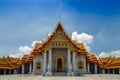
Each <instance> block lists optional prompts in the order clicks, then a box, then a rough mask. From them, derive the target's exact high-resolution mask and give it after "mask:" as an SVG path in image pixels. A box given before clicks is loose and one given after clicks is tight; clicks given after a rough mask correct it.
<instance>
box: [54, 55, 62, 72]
mask: <svg viewBox="0 0 120 80" xmlns="http://www.w3.org/2000/svg"><path fill="white" fill-rule="evenodd" d="M55 64H56V72H64V58H63V57H62V55H60V54H59V55H58V56H57V57H56V63H55Z"/></svg>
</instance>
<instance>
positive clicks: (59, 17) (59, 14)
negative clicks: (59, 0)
mask: <svg viewBox="0 0 120 80" xmlns="http://www.w3.org/2000/svg"><path fill="white" fill-rule="evenodd" d="M60 16H61V15H60V14H59V22H60Z"/></svg>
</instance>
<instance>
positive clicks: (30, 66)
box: [29, 63, 32, 73]
mask: <svg viewBox="0 0 120 80" xmlns="http://www.w3.org/2000/svg"><path fill="white" fill-rule="evenodd" d="M31 70H32V63H29V73H31V72H32V71H31Z"/></svg>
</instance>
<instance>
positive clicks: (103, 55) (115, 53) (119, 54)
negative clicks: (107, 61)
mask: <svg viewBox="0 0 120 80" xmlns="http://www.w3.org/2000/svg"><path fill="white" fill-rule="evenodd" d="M109 56H115V57H120V50H117V51H112V52H102V53H100V54H99V57H109Z"/></svg>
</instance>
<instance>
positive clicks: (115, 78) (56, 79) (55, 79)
mask: <svg viewBox="0 0 120 80" xmlns="http://www.w3.org/2000/svg"><path fill="white" fill-rule="evenodd" d="M0 80H120V74H85V75H82V76H79V77H68V76H51V77H43V76H40V75H29V74H26V75H23V74H21V75H0Z"/></svg>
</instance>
